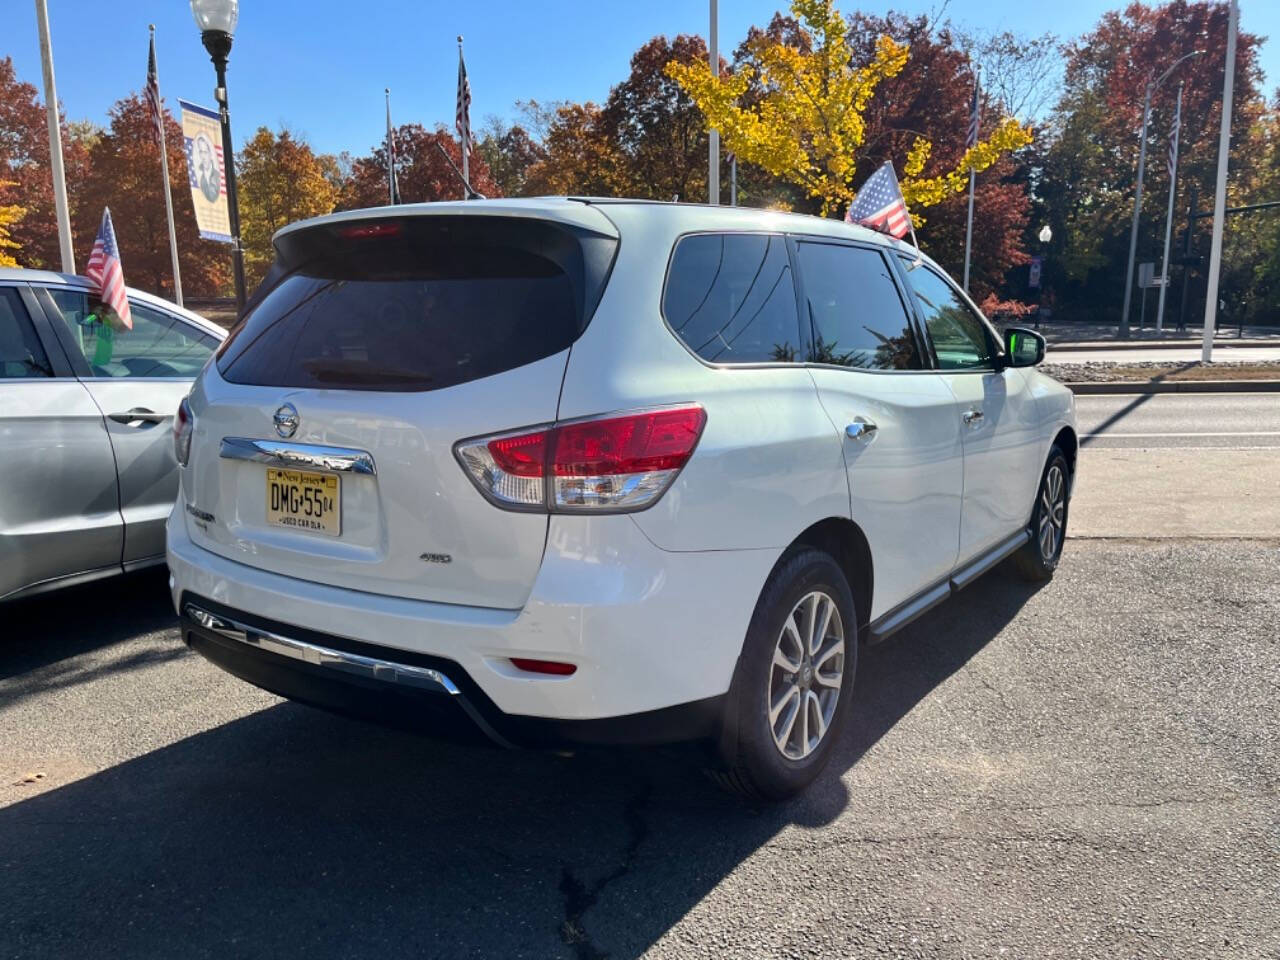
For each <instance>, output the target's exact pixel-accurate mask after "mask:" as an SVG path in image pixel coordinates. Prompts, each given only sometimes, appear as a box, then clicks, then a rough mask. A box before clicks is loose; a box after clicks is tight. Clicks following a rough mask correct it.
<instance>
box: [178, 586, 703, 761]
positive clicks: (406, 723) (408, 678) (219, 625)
mask: <svg viewBox="0 0 1280 960" xmlns="http://www.w3.org/2000/svg"><path fill="white" fill-rule="evenodd" d="M180 604H181V622H182V636H183V639H184V640H185V641H186V643H187V645H188V646H190V647H191V648H192V649H193V650H195V651H196V652H197V653H199V654H200V655H201V656H203V657H204V658H205V659H206V660H209V661H210V662H211V663H213V664H215V665H216V666H218V667H221V668H222V669H223V670H226V671H227V672H228V673H230V674H232V675H233V676H236V677H239V678H240V679H241V680H246V681H248V682H249V683H252V684H254V685H255V686H258V687H262V688H263V689H264V690H269V691H271V692H272V693H276V694H279V695H280V696H284V697H288V698H289V699H291V700H297V701H299V702H302V703H308V704H311V705H313V706H317V707H322V708H324V709H326V710H332V711H334V712H337V713H342V714H346V715H349V716H355V717H361V718H363V719H368V720H374V721H377V722H379V723H390V724H393V725H395V726H399V727H405V728H408V729H413V730H419V731H425V732H428V733H432V734H434V735H444V736H448V737H451V738H458V739H463V740H471V739H474V738H475V737H476V735H481V736H483V737H485V738H487V739H488V740H490V741H491V742H493V743H495V744H497V745H498V746H502V747H510V746H526V747H531V746H555V745H561V744H577V743H614V744H618V743H629V744H639V743H665V742H671V741H676V740H690V739H698V738H702V737H710V736H713V735H714V734H715V733H716V730H717V723H718V720H719V718H720V711H721V709H722V706H723V703H722V701H723V698H722V697H711V698H708V699H706V700H700V701H697V702H695V703H688V704H680V705H679V706H675V707H668V708H666V709H663V710H655V711H650V712H648V713H643V714H632V715H630V716H625V717H610V718H604V719H598V720H553V719H548V718H543V717H521V716H513V715H510V714H504V713H503V712H502V711H501V710H499V709H498V708H497V706H496V705H495V704H494V703H493V701H492V700H490V699H489V698H488V697H487V696H486V695H485V693H484V691H483V690H481V689H480V688H479V687H477V686H476V684H475V681H473V680H472V679H471V677H470V676H468V675H467V674H466V672H465V671H464V670H463V669H462V668H461V667H460V666H459V665H458V664H456V663H454V662H452V661H449V660H443V659H441V658H439V657H426V656H422V655H420V654H419V655H415V654H411V653H407V652H405V651H397V650H392V649H389V648H386V647H378V646H374V645H372V644H366V643H358V642H355V641H351V640H348V639H345V638H342V637H333V636H326V635H324V634H316V633H314V632H312V631H307V630H298V629H297V628H296V627H290V626H288V625H286V624H279V623H273V622H271V621H269V620H262V619H260V618H258V617H255V616H252V615H251V614H245V613H243V612H241V611H235V610H231V609H229V608H227V607H224V606H222V605H221V604H217V603H212V602H210V601H209V600H207V599H205V598H203V597H198V596H196V595H194V594H190V593H185V594H183V595H182V598H181V601H180Z"/></svg>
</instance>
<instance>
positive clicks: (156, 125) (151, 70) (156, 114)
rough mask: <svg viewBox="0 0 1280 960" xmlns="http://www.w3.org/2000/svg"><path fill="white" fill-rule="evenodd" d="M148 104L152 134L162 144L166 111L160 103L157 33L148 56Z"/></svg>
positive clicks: (153, 35)
mask: <svg viewBox="0 0 1280 960" xmlns="http://www.w3.org/2000/svg"><path fill="white" fill-rule="evenodd" d="M146 96H147V106H148V107H149V108H150V109H151V128H152V129H151V136H152V137H153V138H154V139H155V141H156V146H157V147H159V146H161V142H162V141H161V138H162V137H163V136H164V126H163V124H164V112H163V108H162V107H161V105H160V78H159V76H157V74H156V35H155V34H154V33H153V34H151V55H150V56H148V57H147V86H146Z"/></svg>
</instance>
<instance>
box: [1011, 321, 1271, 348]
mask: <svg viewBox="0 0 1280 960" xmlns="http://www.w3.org/2000/svg"><path fill="white" fill-rule="evenodd" d="M997 326H1000V327H1003V326H1018V327H1029V328H1031V329H1032V330H1038V332H1039V333H1040V334H1042V335H1043V336H1044V338H1045V339H1046V340H1048V341H1049V342H1050V343H1069V344H1071V348H1072V349H1073V350H1085V349H1089V348H1090V345H1093V344H1097V345H1098V346H1097V347H1096V348H1095V349H1108V350H1115V349H1121V350H1123V349H1126V348H1128V347H1144V348H1147V349H1151V348H1155V349H1160V348H1162V347H1165V346H1168V347H1182V348H1183V349H1186V348H1187V347H1188V346H1192V345H1198V344H1199V343H1200V342H1201V340H1202V339H1203V337H1204V326H1203V325H1202V324H1197V325H1195V326H1190V325H1189V326H1188V327H1187V329H1186V330H1184V331H1182V332H1181V333H1179V332H1178V331H1177V330H1176V329H1175V328H1174V327H1172V326H1168V327H1166V328H1165V330H1164V333H1163V335H1161V336H1159V337H1157V336H1156V331H1155V328H1154V327H1152V326H1147V327H1145V328H1144V329H1142V330H1139V329H1138V328H1137V327H1136V326H1134V327H1131V328H1130V330H1129V339H1128V340H1121V339H1119V336H1118V331H1119V328H1118V327H1117V326H1116V324H1114V323H1076V322H1064V321H1060V320H1048V321H1045V322H1043V323H1041V324H1040V326H1039V327H1038V328H1037V327H1036V325H1035V320H1034V318H1033V317H1028V318H1027V319H1026V320H1023V321H1020V322H1017V323H1014V322H1011V321H1010V322H1004V321H1001V322H1000V323H998V324H997ZM1278 341H1280V326H1274V327H1257V326H1246V327H1245V328H1244V336H1243V337H1241V336H1240V332H1239V328H1238V327H1236V326H1235V325H1230V324H1229V325H1227V326H1225V327H1224V326H1222V325H1219V326H1218V327H1217V328H1216V329H1215V330H1214V335H1213V342H1214V344H1215V345H1217V344H1225V343H1230V344H1248V343H1250V342H1253V343H1262V344H1271V343H1276V342H1278Z"/></svg>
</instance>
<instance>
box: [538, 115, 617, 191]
mask: <svg viewBox="0 0 1280 960" xmlns="http://www.w3.org/2000/svg"><path fill="white" fill-rule="evenodd" d="M600 114H601V110H600V107H598V106H597V105H596V104H594V103H591V102H587V103H571V104H565V105H563V106H559V107H557V108H556V109H555V111H554V119H552V120H551V121H550V123H549V124H548V126H547V134H546V139H544V140H543V141H542V149H543V152H544V157H543V159H541V160H539V161H538V162H537V163H535V164H533V165H532V166H531V167H530V168H529V170H528V173H527V179H526V190H527V192H528V193H530V194H532V195H535V196H536V195H541V194H578V195H580V196H593V197H600V196H603V197H608V196H615V195H618V193H619V190H618V185H619V184H620V183H621V182H622V181H623V180H624V179H625V173H624V172H623V171H622V163H623V161H622V158H621V156H620V155H619V154H618V151H617V148H616V147H615V146H614V144H612V143H611V142H610V141H609V140H608V138H607V137H605V136H604V133H603V130H602V124H601V119H600Z"/></svg>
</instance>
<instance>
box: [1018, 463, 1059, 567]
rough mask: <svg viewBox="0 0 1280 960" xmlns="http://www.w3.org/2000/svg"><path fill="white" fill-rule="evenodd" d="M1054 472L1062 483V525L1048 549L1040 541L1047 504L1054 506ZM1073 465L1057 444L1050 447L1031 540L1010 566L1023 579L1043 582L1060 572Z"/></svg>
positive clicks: (1033, 518)
mask: <svg viewBox="0 0 1280 960" xmlns="http://www.w3.org/2000/svg"><path fill="white" fill-rule="evenodd" d="M1055 470H1056V471H1057V476H1058V478H1059V481H1060V483H1061V484H1062V493H1061V497H1062V499H1061V516H1062V523H1061V525H1060V526H1056V525H1053V524H1052V522H1051V521H1050V525H1053V526H1056V535H1055V539H1054V545H1053V548H1052V549H1050V550H1046V549H1045V547H1044V546H1043V544H1042V541H1041V533H1042V525H1043V524H1044V523H1045V515H1046V512H1047V510H1046V503H1047V502H1048V503H1052V502H1053V497H1052V492H1053V491H1052V490H1051V487H1052V479H1051V478H1052V477H1053V476H1054V472H1055ZM1070 491H1071V466H1070V464H1068V463H1067V458H1066V455H1065V454H1064V453H1063V452H1062V450H1061V448H1059V447H1058V446H1057V444H1054V446H1052V447H1050V448H1049V459H1048V461H1047V462H1046V463H1045V465H1044V472H1043V473H1041V474H1040V485H1039V486H1038V487H1036V502H1035V506H1034V507H1033V508H1032V510H1031V528H1030V529H1031V539H1030V540H1029V541H1027V543H1026V544H1024V545H1023V546H1022V548H1021V549H1019V550H1018V552H1017V553H1015V554H1014V555H1013V556H1012V557H1010V566H1011V567H1012V569H1013V571H1014V573H1016V574H1017V575H1018V576H1019V577H1021V578H1022V579H1023V580H1027V581H1029V582H1031V583H1041V582H1043V581H1045V580H1049V579H1050V578H1052V577H1053V571H1055V570H1057V569H1058V561H1059V560H1061V559H1062V546H1063V544H1064V543H1066V539H1067V514H1068V511H1069V508H1070V506H1071V497H1070Z"/></svg>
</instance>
